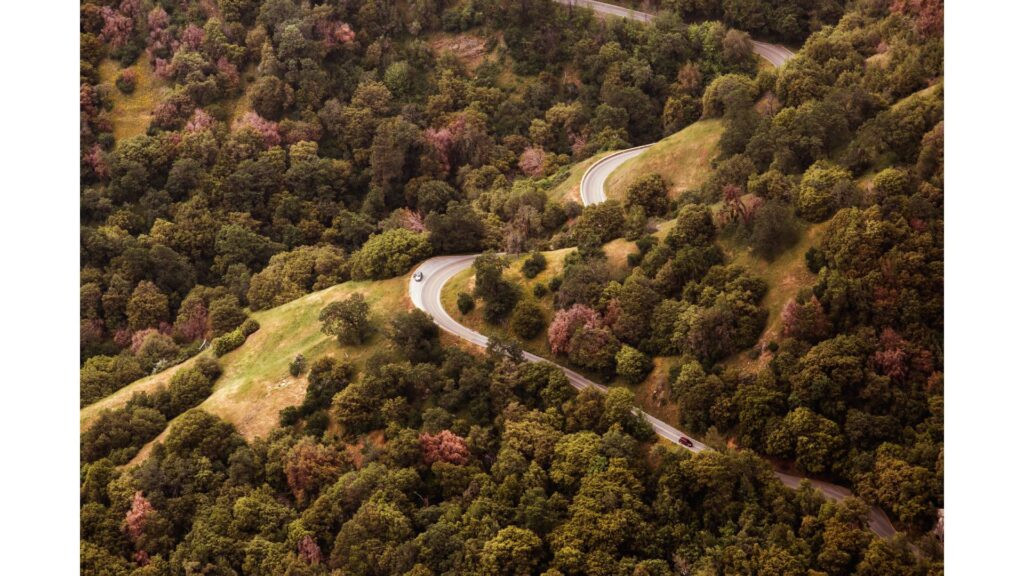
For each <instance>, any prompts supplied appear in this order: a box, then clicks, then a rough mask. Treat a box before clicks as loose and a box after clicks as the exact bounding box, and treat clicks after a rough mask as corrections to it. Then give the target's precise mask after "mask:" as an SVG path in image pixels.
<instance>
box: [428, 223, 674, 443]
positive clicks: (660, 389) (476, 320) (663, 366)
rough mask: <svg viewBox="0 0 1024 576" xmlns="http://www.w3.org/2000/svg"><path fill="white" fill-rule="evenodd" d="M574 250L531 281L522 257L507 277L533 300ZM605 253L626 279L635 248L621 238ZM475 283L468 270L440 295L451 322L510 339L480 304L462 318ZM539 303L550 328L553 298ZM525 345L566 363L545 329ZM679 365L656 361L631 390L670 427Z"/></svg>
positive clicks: (552, 256)
mask: <svg viewBox="0 0 1024 576" xmlns="http://www.w3.org/2000/svg"><path fill="white" fill-rule="evenodd" d="M572 250H573V249H572V248H566V249H562V250H555V251H552V252H545V253H544V255H545V256H546V257H547V259H548V266H547V268H546V269H545V270H544V271H543V272H541V273H540V274H539V275H538V276H537V277H536V278H534V279H532V280H528V279H526V278H525V277H523V275H522V273H521V272H520V267H521V266H522V263H523V260H525V258H526V256H525V255H524V256H522V257H519V258H517V259H516V260H514V261H513V263H512V266H510V267H509V268H508V269H506V270H505V277H506V278H507V279H509V280H511V281H512V282H514V283H515V284H517V285H518V286H519V287H520V288H521V289H522V290H523V293H524V294H529V296H527V297H530V298H533V296H532V294H533V287H534V286H535V285H536V284H539V283H543V284H547V283H548V282H549V281H550V280H551V278H554V277H555V276H558V275H559V274H560V273H561V271H562V264H563V262H564V260H565V256H566V255H567V254H569V253H570V252H571V251H572ZM604 251H605V254H607V255H608V265H609V268H610V270H611V271H612V274H613V276H615V277H618V278H622V277H624V276H625V274H626V271H627V270H628V267H627V265H626V255H627V254H628V253H629V252H631V251H636V245H635V244H634V243H632V242H627V241H625V240H622V239H621V238H620V239H618V240H613V241H612V242H609V243H608V244H606V245H605V247H604ZM473 279H474V271H473V269H472V268H469V269H466V270H464V271H462V272H460V273H459V274H456V275H455V276H454V277H453V278H452V279H451V281H450V282H448V284H447V285H445V287H444V289H443V290H442V291H441V303H442V304H443V305H444V307H445V310H447V311H448V313H449V314H451V316H452V318H455V319H456V320H457V321H459V322H460V323H461V324H464V325H465V326H468V327H470V328H472V329H473V330H476V331H477V332H480V333H481V334H484V335H487V336H500V337H503V338H508V337H509V336H510V335H511V332H510V331H509V330H508V329H507V328H506V326H504V325H494V324H488V323H487V322H485V321H484V319H483V314H482V312H481V307H480V304H479V303H478V305H477V307H476V308H474V309H473V310H472V311H470V312H469V313H468V314H462V313H461V312H459V309H458V307H457V306H456V299H457V298H458V295H459V293H460V292H468V293H472V291H473ZM537 302H538V303H539V304H540V305H541V308H542V309H543V314H544V322H545V325H547V324H550V322H551V320H552V318H554V315H555V309H554V302H553V299H552V295H551V294H546V295H545V296H544V297H543V298H539V299H537ZM522 345H523V348H524V349H525V350H527V351H529V352H532V353H534V354H536V355H538V356H541V357H544V358H548V359H550V360H552V361H554V362H560V363H564V362H565V359H564V358H556V357H555V355H554V354H552V353H551V349H550V348H549V347H548V341H547V330H546V329H545V330H544V331H543V332H541V334H539V335H538V336H536V337H535V338H533V339H532V340H529V341H526V342H523V343H522ZM677 361H678V358H676V357H661V358H655V359H654V370H653V371H652V372H651V374H650V375H648V377H647V379H646V380H645V381H643V382H641V383H640V384H638V385H636V386H630V388H631V389H632V390H633V391H634V392H635V393H636V402H637V404H638V405H639V406H640V407H641V408H642V409H643V410H644V411H646V412H648V413H650V414H653V415H654V416H656V417H658V418H660V419H662V420H664V421H666V422H671V423H675V422H678V421H679V408H678V407H677V406H676V405H675V403H673V402H672V401H671V400H670V399H669V387H668V383H669V381H668V373H669V370H671V368H672V366H674V365H675V364H676V363H677ZM574 369H576V371H577V372H580V373H582V374H584V375H587V376H588V377H590V378H591V379H593V380H596V381H600V378H598V377H596V376H595V375H592V374H588V373H587V371H586V370H580V369H579V368H574ZM609 384H610V385H613V386H627V384H626V383H625V382H623V381H622V379H620V378H617V379H615V380H614V381H612V382H610V383H609Z"/></svg>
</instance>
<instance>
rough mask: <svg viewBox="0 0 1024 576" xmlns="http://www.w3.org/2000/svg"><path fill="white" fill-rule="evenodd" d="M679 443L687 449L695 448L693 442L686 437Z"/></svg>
mask: <svg viewBox="0 0 1024 576" xmlns="http://www.w3.org/2000/svg"><path fill="white" fill-rule="evenodd" d="M679 443H680V444H682V445H683V446H686V447H687V448H693V440H690V439H689V438H687V437H686V436H680V437H679Z"/></svg>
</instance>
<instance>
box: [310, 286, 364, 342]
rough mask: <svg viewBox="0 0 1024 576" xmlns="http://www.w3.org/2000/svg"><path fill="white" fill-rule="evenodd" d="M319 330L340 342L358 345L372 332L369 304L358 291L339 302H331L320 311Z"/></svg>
mask: <svg viewBox="0 0 1024 576" xmlns="http://www.w3.org/2000/svg"><path fill="white" fill-rule="evenodd" d="M320 324H321V328H320V329H321V330H322V331H323V332H324V334H328V335H331V336H335V337H337V338H338V342H339V343H341V344H354V345H359V344H362V343H363V342H365V341H366V339H367V338H369V337H370V335H371V334H372V333H373V324H372V323H371V322H370V305H369V304H367V303H366V299H365V298H364V297H363V295H362V294H361V293H359V292H356V293H354V294H352V295H350V296H349V297H348V298H346V299H345V300H342V301H341V302H331V303H330V304H328V305H327V306H325V307H324V309H323V310H321V311H320Z"/></svg>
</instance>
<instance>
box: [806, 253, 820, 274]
mask: <svg viewBox="0 0 1024 576" xmlns="http://www.w3.org/2000/svg"><path fill="white" fill-rule="evenodd" d="M804 262H806V263H807V269H808V270H810V271H811V272H813V273H815V274H817V273H818V271H819V270H821V269H822V268H824V267H825V253H824V252H822V251H821V250H818V249H817V248H815V247H814V246H811V247H810V248H808V249H807V252H805V253H804Z"/></svg>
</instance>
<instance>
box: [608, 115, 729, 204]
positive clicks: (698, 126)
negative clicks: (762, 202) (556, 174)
mask: <svg viewBox="0 0 1024 576" xmlns="http://www.w3.org/2000/svg"><path fill="white" fill-rule="evenodd" d="M724 130H725V124H724V123H723V122H722V121H721V120H719V119H711V120H701V121H699V122H695V123H693V124H691V125H689V126H687V127H686V128H684V129H682V130H680V131H679V132H676V133H675V134H673V135H671V136H669V137H668V138H665V139H664V140H661V141H660V142H658V143H657V144H655V145H654V146H651V147H650V148H648V149H647V150H646V151H645V152H644V153H643V154H641V155H639V156H637V157H636V158H632V159H630V160H627V161H626V162H624V163H623V164H622V165H621V166H619V167H618V168H616V169H615V171H614V172H612V173H611V175H610V176H608V180H606V181H605V184H604V191H605V194H607V196H608V198H613V199H617V200H625V199H626V188H628V187H629V185H630V184H632V183H633V182H634V181H635V180H636V179H638V178H640V177H641V176H645V175H647V174H653V173H657V174H661V177H662V178H664V179H665V182H667V183H668V186H669V190H668V194H669V197H670V198H677V197H679V195H680V194H681V193H682V192H684V191H686V190H693V189H695V188H698V187H700V186H701V185H702V184H703V183H704V182H705V180H707V178H708V176H709V175H710V174H711V160H712V159H714V158H715V156H717V155H718V140H719V138H721V136H722V132H723V131H724Z"/></svg>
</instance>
